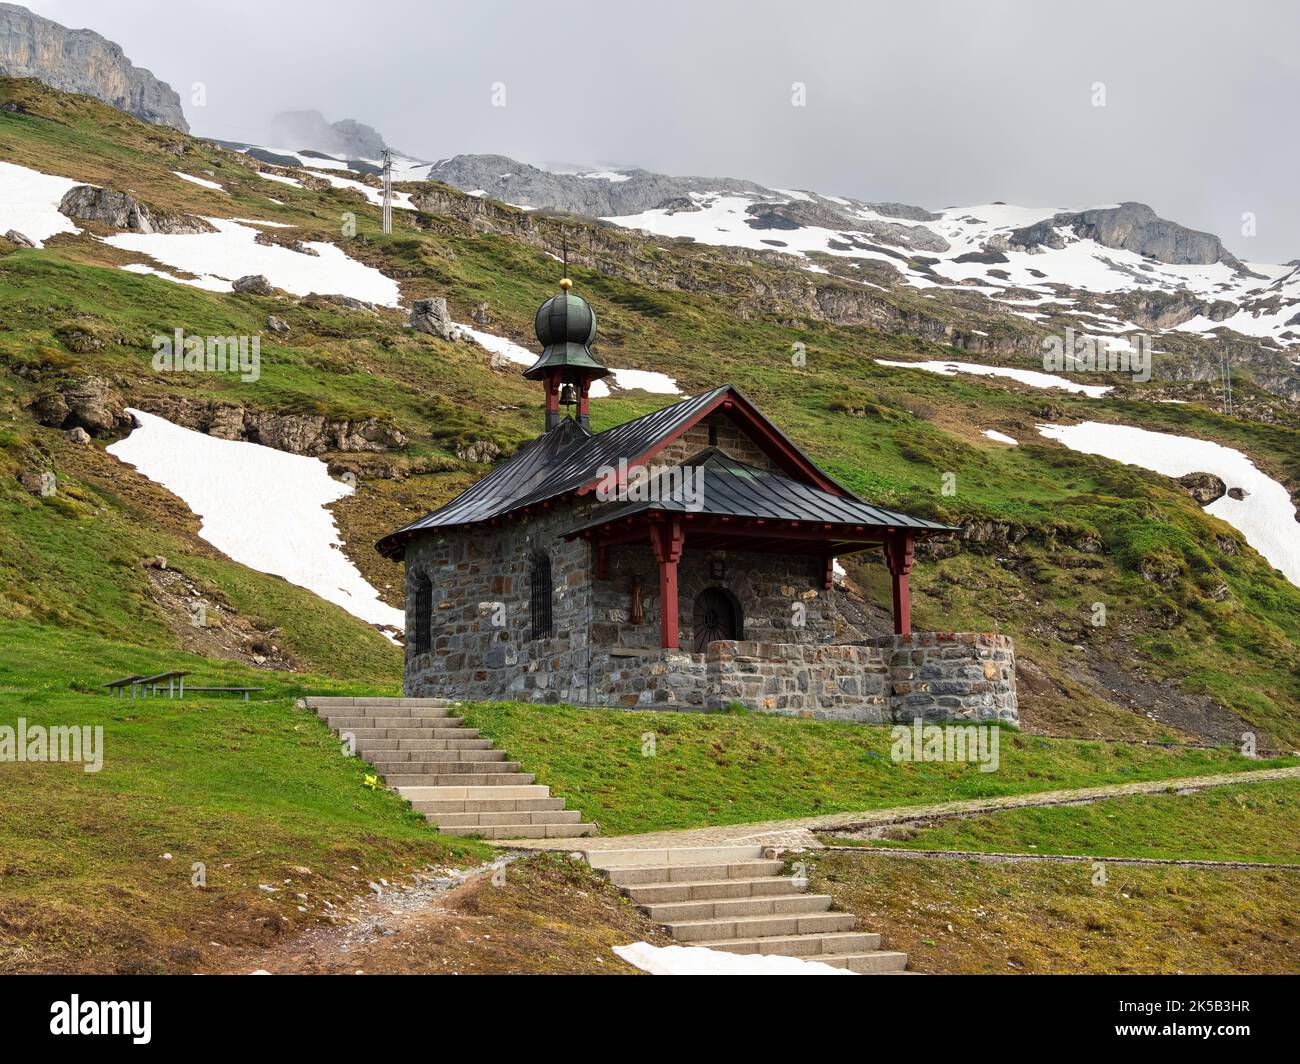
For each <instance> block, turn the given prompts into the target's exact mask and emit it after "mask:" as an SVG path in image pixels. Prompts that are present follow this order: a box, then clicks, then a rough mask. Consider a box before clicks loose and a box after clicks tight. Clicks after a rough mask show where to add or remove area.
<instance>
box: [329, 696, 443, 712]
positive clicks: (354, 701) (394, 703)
mask: <svg viewBox="0 0 1300 1064" xmlns="http://www.w3.org/2000/svg"><path fill="white" fill-rule="evenodd" d="M303 701H304V702H305V703H306V704H307V708H308V709H330V708H333V707H336V706H389V707H403V708H405V707H408V706H425V707H433V706H449V705H451V704H452V703H451V701H450V700H448V699H446V698H379V697H377V696H373V695H358V696H356V697H347V698H341V697H335V696H334V695H308V696H307V697H306V698H304V699H303Z"/></svg>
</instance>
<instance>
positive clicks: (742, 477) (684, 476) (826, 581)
mask: <svg viewBox="0 0 1300 1064" xmlns="http://www.w3.org/2000/svg"><path fill="white" fill-rule="evenodd" d="M670 474H671V475H670ZM684 485H685V486H687V487H689V488H690V490H689V491H688V490H685V488H684ZM657 488H659V489H662V490H656V489H657ZM613 489H614V490H615V491H620V490H621V491H622V492H623V493H624V496H627V495H632V496H636V495H639V496H641V497H640V498H635V497H634V498H633V499H632V501H628V502H617V503H612V504H609V505H606V506H603V507H599V508H597V509H596V510H595V511H594V512H593V513H592V514H591V515H590V516H589V519H588V520H587V521H586V522H585V523H584V524H582V525H580V526H578V527H577V528H574V529H572V530H571V531H570V532H569V533H567V535H566V539H570V540H571V539H575V538H580V539H583V540H586V541H587V542H588V543H589V544H590V545H591V551H592V556H593V564H594V569H595V577H596V579H597V580H605V579H607V578H608V575H609V559H610V551H611V549H612V548H614V547H619V546H625V545H629V544H643V545H644V546H645V549H646V552H647V553H648V554H650V555H652V556H653V558H654V561H655V563H656V565H657V568H658V577H659V604H660V608H659V628H660V631H659V637H660V638H659V642H660V646H661V647H662V648H664V649H676V648H680V647H681V644H682V634H681V631H680V617H681V604H680V602H679V593H680V583H681V582H680V579H679V567H680V564H681V561H682V557H683V554H684V552H685V551H687V550H691V551H700V552H727V553H730V552H740V553H747V554H749V555H751V556H752V555H755V554H758V555H762V556H764V557H768V558H786V557H789V558H792V559H793V558H794V557H795V556H803V557H811V558H814V559H816V560H817V568H818V572H817V580H818V582H819V583H820V585H821V586H822V587H823V588H825V589H826V590H830V589H831V587H832V586H833V577H834V566H835V560H836V559H837V558H842V557H845V556H848V555H851V554H855V553H858V552H861V551H864V550H870V549H873V548H879V549H880V550H881V551H882V553H883V556H884V560H885V564H886V566H887V567H888V569H889V575H890V584H891V589H892V599H893V602H892V607H893V619H894V633H895V635H903V636H905V635H910V634H911V631H912V604H911V591H910V587H909V575H910V573H911V571H912V565H913V562H914V560H915V556H916V544H917V542H918V540H919V539H921V538H923V537H927V536H936V535H950V534H951V533H952V532H954V531H956V530H955V529H954V528H953V527H952V526H949V525H943V524H939V523H937V522H934V521H928V520H926V519H924V518H919V517H913V516H911V515H908V514H903V513H899V512H896V511H892V510H885V509H882V508H880V507H876V506H872V505H870V504H869V503H865V502H863V501H862V500H860V499H857V498H856V497H854V496H852V495H849V494H848V493H847V492H845V493H844V494H836V493H834V492H832V491H828V490H826V489H825V488H822V487H817V486H814V485H811V484H808V483H805V482H802V481H798V480H795V479H792V478H790V477H787V476H783V475H781V474H779V473H776V472H774V471H771V470H766V469H759V468H756V467H754V466H750V465H747V464H745V463H743V462H740V461H738V460H736V459H734V458H731V457H730V456H728V455H726V454H724V453H722V452H721V451H718V450H716V449H709V450H707V451H705V452H702V453H701V454H699V455H697V456H695V457H694V458H693V459H691V460H690V461H688V462H685V463H683V464H682V465H681V466H678V467H673V468H672V469H671V470H668V471H666V472H663V473H660V474H659V475H658V476H657V477H646V478H643V479H642V480H641V481H640V482H639V483H637V482H633V483H628V484H624V485H614V486H613ZM718 637H719V638H728V637H730V638H743V636H742V635H741V633H739V632H736V633H733V634H731V635H730V636H728V635H726V634H723V633H719V636H718ZM696 649H702V648H696Z"/></svg>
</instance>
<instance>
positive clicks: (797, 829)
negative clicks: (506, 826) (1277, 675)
mask: <svg viewBox="0 0 1300 1064" xmlns="http://www.w3.org/2000/svg"><path fill="white" fill-rule="evenodd" d="M1284 779H1300V766H1294V767H1291V768H1269V769H1258V770H1256V771H1254V772H1232V773H1225V774H1222V775H1217V776H1189V777H1185V778H1183V779H1169V780H1146V781H1143V782H1141V783H1110V784H1106V785H1104V786H1101V787H1077V788H1074V789H1073V790H1063V791H1037V792H1035V793H1032V794H1012V795H1003V796H1001V797H997V798H970V799H966V800H964V801H958V802H936V803H934V804H932V805H904V806H896V807H894V808H892V809H870V810H866V811H864V812H860V813H826V814H823V815H822V816H809V817H801V818H799V819H797V820H764V821H760V822H759V823H755V824H727V825H723V826H721V827H703V828H687V829H685V830H682V831H652V832H647V833H646V834H643V835H598V836H595V837H594V838H585V839H572V840H569V841H570V842H572V843H573V845H571V846H563V847H561V846H557V845H556V843H557V841H558V840H556V839H513V840H494V844H495V845H497V846H507V847H510V848H511V849H521V850H524V849H527V850H555V849H566V850H569V849H580V850H584V851H590V850H632V849H641V848H646V849H658V848H665V847H673V846H736V845H763V846H781V847H784V848H792V849H817V848H819V847H820V846H821V843H820V842H818V841H817V837H816V835H814V834H813V833H814V832H817V831H827V830H843V829H846V828H865V827H883V826H885V825H888V824H903V823H907V822H908V821H910V820H930V819H935V818H941V817H950V816H963V815H966V814H969V813H983V812H986V811H989V810H996V809H1020V808H1024V807H1026V806H1042V805H1074V804H1078V803H1081V802H1089V801H1093V800H1094V799H1097V798H1116V797H1120V796H1122V795H1126V794H1157V793H1159V792H1162V791H1169V790H1174V791H1180V792H1184V793H1186V792H1190V791H1199V790H1204V789H1205V788H1207V787H1226V786H1229V785H1231V784H1234V783H1259V782H1262V781H1264V780H1284Z"/></svg>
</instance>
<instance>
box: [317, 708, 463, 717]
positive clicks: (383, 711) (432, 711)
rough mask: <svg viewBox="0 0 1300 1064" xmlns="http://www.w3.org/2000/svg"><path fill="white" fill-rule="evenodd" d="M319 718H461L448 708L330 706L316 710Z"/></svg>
mask: <svg viewBox="0 0 1300 1064" xmlns="http://www.w3.org/2000/svg"><path fill="white" fill-rule="evenodd" d="M316 713H317V714H318V715H319V716H322V717H324V718H325V719H326V720H329V719H330V718H332V717H402V718H404V719H407V718H410V717H441V718H447V719H451V720H460V719H461V718H460V717H458V716H454V715H453V711H452V709H451V707H450V706H331V707H329V708H327V709H318V710H316Z"/></svg>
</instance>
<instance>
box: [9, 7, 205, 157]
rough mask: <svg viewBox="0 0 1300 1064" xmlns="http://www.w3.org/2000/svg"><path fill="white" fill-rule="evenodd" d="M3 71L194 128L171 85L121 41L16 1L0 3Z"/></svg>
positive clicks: (151, 119)
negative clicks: (53, 19)
mask: <svg viewBox="0 0 1300 1064" xmlns="http://www.w3.org/2000/svg"><path fill="white" fill-rule="evenodd" d="M0 74H4V75H7V76H8V77H14V78H36V79H38V80H39V81H43V82H45V84H47V85H50V86H52V87H53V88H56V89H59V90H61V91H63V92H79V93H83V94H84V95H86V96H94V97H96V98H97V99H100V100H103V101H104V102H105V103H107V104H111V105H112V106H113V107H116V108H117V109H118V110H119V111H125V112H126V113H127V114H129V115H134V116H135V117H136V118H139V119H141V120H142V121H144V122H148V123H150V124H151V125H155V126H171V127H173V128H174V129H179V130H180V131H181V132H183V133H188V132H189V131H190V127H189V123H188V122H186V121H185V112H184V111H183V110H182V109H181V99H180V97H179V96H177V95H176V92H175V91H174V90H173V89H172V87H171V86H170V85H168V84H167V83H166V82H163V81H159V80H158V79H157V78H156V77H154V76H153V74H151V73H150V72H149V71H148V70H144V69H142V68H140V67H138V66H135V65H134V64H133V63H132V62H131V61H130V60H129V59H127V57H126V56H125V55H124V54H123V52H122V49H121V46H119V45H117V44H114V43H113V42H112V41H110V40H107V39H105V38H103V37H101V36H100V35H99V34H98V33H95V32H93V31H92V30H73V29H68V28H67V27H66V26H60V25H59V24H58V23H57V22H51V21H50V20H49V19H47V18H41V16H39V15H34V14H32V12H30V11H28V10H27V9H26V8H25V7H19V6H18V5H17V4H0Z"/></svg>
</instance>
